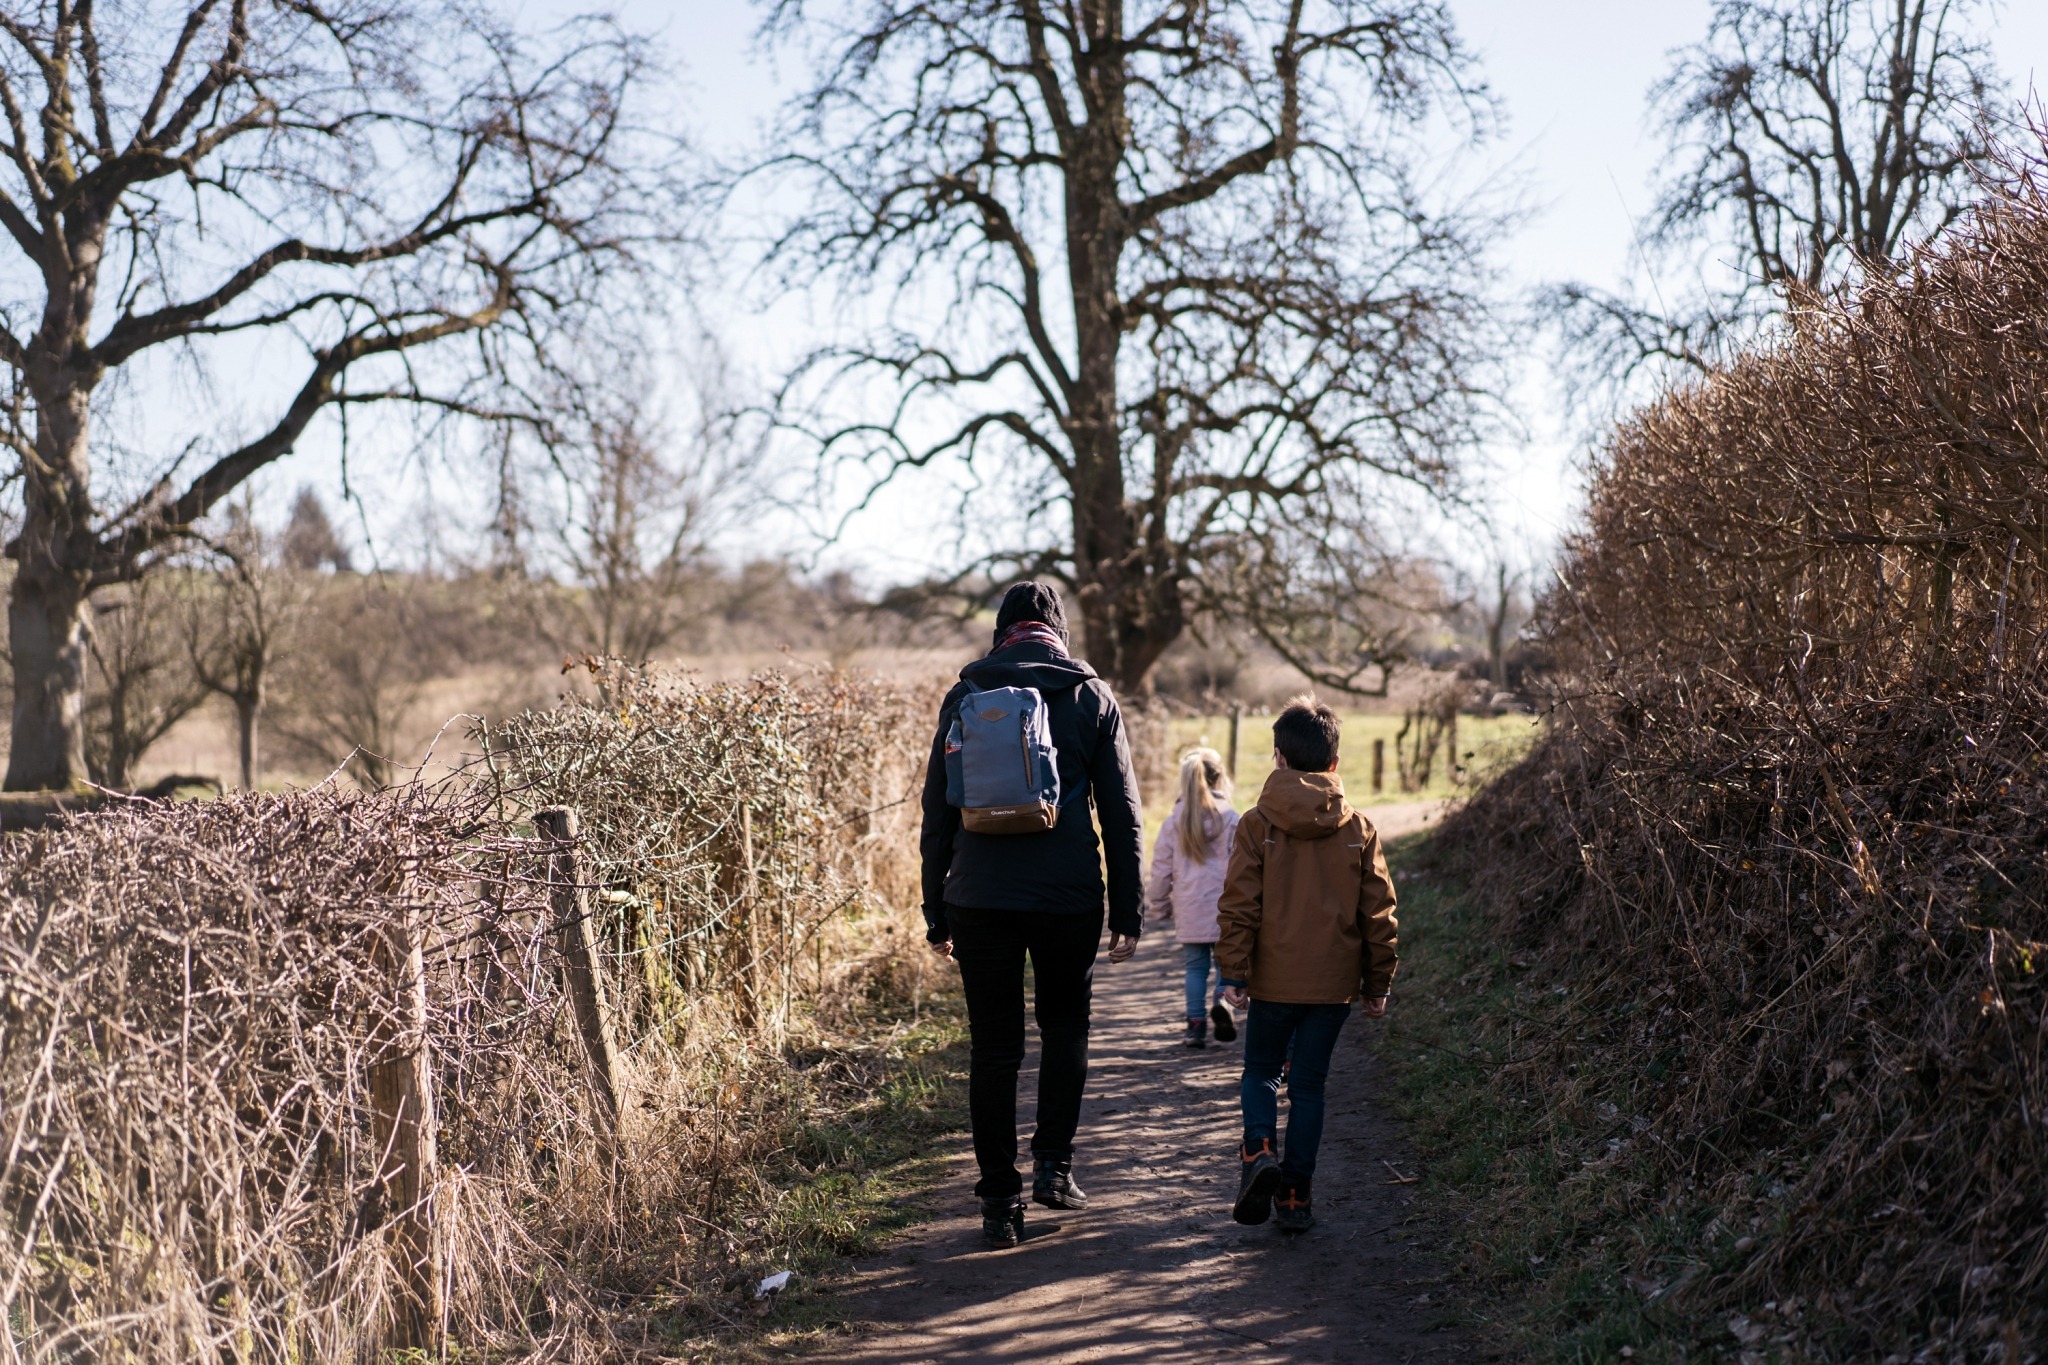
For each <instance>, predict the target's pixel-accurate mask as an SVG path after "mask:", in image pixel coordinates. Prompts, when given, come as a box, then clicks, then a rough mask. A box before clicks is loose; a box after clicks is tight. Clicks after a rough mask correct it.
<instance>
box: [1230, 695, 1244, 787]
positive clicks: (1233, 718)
mask: <svg viewBox="0 0 2048 1365" xmlns="http://www.w3.org/2000/svg"><path fill="white" fill-rule="evenodd" d="M1243 724H1244V703H1243V702H1241V701H1234V702H1232V703H1230V780H1231V781H1232V782H1236V781H1237V731H1238V727H1239V726H1241V725H1243Z"/></svg>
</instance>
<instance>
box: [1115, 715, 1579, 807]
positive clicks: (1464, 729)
mask: <svg viewBox="0 0 2048 1365" xmlns="http://www.w3.org/2000/svg"><path fill="white" fill-rule="evenodd" d="M1341 714H1342V716H1343V719H1344V737H1343V741H1342V743H1341V746H1340V748H1339V761H1338V766H1337V771H1338V774H1339V775H1340V776H1341V777H1343V779H1344V795H1345V796H1346V798H1348V799H1349V800H1350V802H1351V804H1352V805H1354V806H1378V805H1386V804H1388V803H1390V802H1394V801H1428V800H1440V799H1443V798H1446V797H1452V796H1460V795H1463V794H1464V793H1465V792H1468V791H1470V790H1471V789H1472V788H1473V787H1474V786H1476V785H1478V784H1479V783H1481V782H1483V781H1485V779H1486V777H1487V776H1488V775H1489V774H1490V773H1492V772H1494V771H1495V770H1496V769H1498V768H1502V767H1505V766H1506V765H1508V764H1510V763H1513V762H1515V761H1516V760H1517V759H1519V758H1521V756H1522V755H1523V754H1525V753H1527V752H1528V751H1529V746H1530V745H1532V744H1534V743H1535V742H1536V729H1537V726H1538V724H1539V722H1538V721H1537V719H1536V718H1535V717H1534V716H1523V715H1507V716H1495V717H1490V718H1483V719H1482V718H1480V717H1476V716H1460V717H1458V757H1459V762H1460V764H1461V765H1462V771H1461V772H1460V773H1459V774H1458V776H1457V777H1456V778H1454V777H1453V776H1452V773H1451V768H1450V765H1449V764H1448V763H1446V762H1445V761H1444V752H1443V750H1442V749H1441V748H1439V749H1438V750H1437V755H1436V763H1435V765H1434V768H1433V770H1432V771H1431V773H1430V779H1429V785H1428V786H1427V787H1423V788H1421V789H1419V790H1416V791H1402V790H1401V779H1400V773H1399V769H1398V766H1397V765H1396V764H1395V762H1394V736H1395V735H1396V734H1397V733H1398V732H1399V731H1400V729H1401V717H1400V716H1398V715H1388V714H1379V713H1372V712H1364V711H1347V712H1342V713H1341ZM1375 739H1379V740H1384V741H1386V768H1385V773H1384V775H1383V780H1382V782H1381V786H1380V789H1379V790H1378V791H1375V790H1373V785H1372V742H1373V741H1374V740H1375ZM1173 743H1174V752H1175V755H1176V756H1178V755H1179V754H1180V753H1182V752H1185V751H1186V750H1187V749H1189V748H1191V747H1192V746H1194V745H1197V744H1206V745H1208V746H1209V747H1210V748H1212V749H1214V750H1216V752H1218V753H1220V754H1222V755H1224V757H1225V758H1226V759H1227V758H1228V757H1229V755H1230V717H1229V716H1227V715H1224V716H1190V717H1187V718H1185V719H1181V720H1176V721H1175V722H1174V723H1173ZM1272 769H1273V718H1272V717H1271V716H1270V715H1259V716H1253V715H1247V716H1245V717H1244V719H1243V721H1242V722H1241V724H1240V728H1239V731H1238V755H1237V793H1236V795H1237V806H1238V809H1240V810H1249V809H1250V808H1251V807H1252V806H1253V805H1254V804H1255V803H1256V802H1257V801H1258V799H1259V787H1260V786H1261V785H1262V784H1263V783H1264V782H1265V780H1266V774H1267V773H1269V772H1271V771H1272ZM1165 805H1166V806H1167V807H1171V805H1172V802H1171V801H1168V802H1166V803H1165ZM1148 813H1149V812H1148ZM1165 816H1166V811H1165V810H1164V809H1162V810H1161V811H1160V812H1159V818H1160V819H1164V818H1165ZM1155 823H1156V822H1155Z"/></svg>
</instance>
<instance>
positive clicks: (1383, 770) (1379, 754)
mask: <svg viewBox="0 0 2048 1365" xmlns="http://www.w3.org/2000/svg"><path fill="white" fill-rule="evenodd" d="M1386 782H1387V742H1386V741H1385V740H1384V739H1376V740H1374V741H1373V742H1372V789H1373V790H1374V791H1378V790H1380V789H1381V788H1382V787H1384V786H1385V785H1386Z"/></svg>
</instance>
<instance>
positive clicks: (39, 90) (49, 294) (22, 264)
mask: <svg viewBox="0 0 2048 1365" xmlns="http://www.w3.org/2000/svg"><path fill="white" fill-rule="evenodd" d="M566 33H567V36H566V37H565V38H564V39H563V40H562V41H560V42H557V43H553V44H551V45H550V46H549V47H548V49H547V50H545V51H536V50H532V49H531V47H530V46H529V45H528V44H527V43H525V42H523V41H522V40H520V39H518V38H517V37H515V36H514V35H512V34H511V33H509V32H507V31H504V30H501V29H498V28H494V27H491V26H490V25H489V24H488V22H487V21H485V20H483V19H481V18H480V17H478V12H477V11H476V10H475V9H474V8H473V7H471V6H468V5H466V4H462V3H458V0H416V2H415V3H408V4H404V5H398V4H386V5H382V6H380V5H378V4H376V3H374V0H365V2H364V3H350V4H346V5H344V6H342V7H341V8H339V9H337V8H334V7H332V6H328V5H322V4H316V3H312V0H268V3H255V0H186V2H185V3H178V4H171V3H161V4H152V5H122V6H107V5H102V4H94V3H90V0H19V2H18V3H14V4H11V5H9V6H7V8H6V12H5V14H4V15H0V110H4V113H5V130H4V132H0V228H4V230H5V234H4V241H5V243H6V244H7V245H8V246H11V247H12V248H13V254H12V255H11V256H4V257H0V273H4V274H5V275H6V277H7V278H8V279H9V281H10V284H11V288H10V292H9V295H8V297H12V298H15V299H19V300H21V301H22V305H23V306H21V307H19V308H15V309H6V310H0V313H4V316H0V364H4V365H5V366H6V367H8V369H10V370H11V371H12V372H13V374H14V375H15V376H16V379H17V381H18V383H19V385H20V387H21V391H22V393H23V394H24V398H25V403H26V406H27V408H28V409H29V410H31V412H32V417H29V418H26V419H25V421H24V424H23V426H22V428H21V429H22V431H23V432H24V434H22V435H20V436H19V438H18V439H14V440H12V441H10V442H9V445H10V447H11V449H12V451H13V453H14V455H15V456H16V458H17V461H18V474H17V476H18V477H19V478H20V479H21V481H22V488H23V513H24V520H23V524H22V528H21V532H20V534H19V535H18V536H17V537H16V538H15V539H14V540H13V541H12V542H11V543H10V545H9V547H8V553H9V554H10V555H11V556H12V557H13V558H14V560H15V562H16V565H17V571H16V573H15V576H14V580H13V586H12V591H11V593H10V597H9V608H8V611H9V624H10V627H11V644H12V650H13V659H14V668H15V677H16V690H15V704H14V717H13V744H12V748H11V751H10V754H9V760H8V771H7V786H8V787H10V788H23V787H62V786H65V785H67V784H69V783H70V782H71V781H72V780H73V778H74V776H75V775H76V772H77V770H78V768H79V766H80V763H81V759H82V743H83V732H82V727H81V724H80V704H81V699H82V696H83V692H84V686H85V671H86V662H85V655H86V643H85V629H84V625H85V620H86V603H87V599H88V597H89V595H90V594H91V593H92V592H94V591H95V590H97V589H99V588H101V587H104V586H106V585H109V584H113V583H118V582H122V581H125V580H129V579H132V578H135V577H136V576H137V575H138V574H141V573H144V572H146V571H147V569H148V567H149V565H150V563H151V562H152V561H153V560H154V559H155V558H156V557H158V556H160V555H162V554H164V553H165V552H167V551H168V550H169V549H170V548H171V547H173V546H174V545H176V544H177V543H178V542H179V541H180V540H181V538H183V537H184V536H186V535H187V533H188V532H189V530H190V528H191V527H193V526H194V525H195V524H196V523H197V522H198V521H199V520H200V519H201V518H202V517H204V516H205V515H206V514H207V512H208V511H209V510H211V509H212V508H214V507H215V506H216V505H217V504H218V503H219V502H220V501H221V500H222V499H223V498H224V497H226V496H227V495H228V494H229V493H230V492H232V491H233V490H234V489H235V488H237V487H238V486H240V485H241V484H242V482H243V481H244V480H246V479H247V478H248V477H249V476H250V475H251V474H253V473H254V472H255V471H257V470H259V469H261V468H263V467H264V466H266V465H268V464H270V463H271V462H273V461H275V460H277V459H279V458H280V457H282V456H284V455H285V454H287V453H289V452H290V451H291V450H292V449H293V447H294V446H295V445H296V444H297V443H298V441H299V440H300V439H301V437H302V436H304V435H305V433H306V432H307V430H308V428H309V427H310V426H311V425H312V424H313V422H314V420H315V418H317V417H318V416H319V415H320V414H321V413H323V412H326V411H328V410H331V409H332V410H344V411H346V410H351V409H354V408H357V407H360V406H362V405H366V404H377V403H386V402H397V403H400V404H407V405H411V407H412V409H413V410H414V411H424V412H432V413H443V414H446V413H459V414H470V415H476V416H483V417H492V418H509V417H513V416H518V415H520V407H521V405H520V399H519V394H520V392H521V388H520V386H518V385H505V384H494V383H492V382H491V381H492V380H494V379H499V378H502V377H504V376H505V375H506V374H507V372H508V371H509V370H510V369H512V368H515V367H517V366H519V365H522V364H528V365H530V364H531V363H534V362H536V361H537V360H539V359H541V358H544V356H545V351H544V349H543V347H544V343H545V342H546V340H547V339H548V338H549V337H550V336H551V335H553V334H554V333H556V332H557V331H558V329H560V328H561V327H563V326H566V325H570V324H572V323H573V322H575V321H576V320H577V319H579V318H582V317H585V316H588V315H589V313H590V311H591V308H590V306H591V304H592V303H593V301H594V300H595V299H596V298H597V297H598V295H599V292H600V291H599V287H598V284H599V281H601V280H603V279H604V278H606V277H607V275H608V273H609V272H610V269H611V267H613V266H615V265H617V264H619V263H620V262H622V261H623V260H625V259H627V257H628V255H629V246H630V244H631V242H632V241H633V238H634V234H635V233H636V232H637V231H639V228H638V227H637V224H639V223H641V222H643V221H644V220H643V219H641V218H640V217H638V216H637V214H636V209H638V208H639V207H641V206H642V204H643V202H644V201H642V200H641V199H639V198H637V197H636V193H635V191H636V188H637V186H638V184H639V183H640V181H639V179H638V178H637V177H636V176H635V175H633V174H630V173H629V172H630V168H629V167H627V166H625V165H624V164H623V161H624V157H625V151H624V144H625V143H626V142H627V141H628V135H627V133H626V132H625V131H623V130H624V129H625V127H626V125H624V124H623V122H622V120H623V108H624V102H625V101H626V99H627V98H628V97H629V95H630V93H631V91H632V90H633V88H634V84H635V81H636V80H637V78H638V76H639V73H640V71H641V69H642V66H643V59H642V56H641V52H640V49H639V47H638V45H637V44H636V43H635V42H633V41H632V40H630V39H629V38H627V37H625V36H623V35H622V34H621V33H619V32H618V31H617V30H616V29H615V28H613V27H610V26H608V25H598V24H584V25H580V26H572V28H571V29H569V30H567V31H566ZM457 338H468V339H469V340H470V343H471V344H470V345H469V346H468V347H466V348H463V347H456V346H451V345H448V344H446V343H450V342H452V341H454V340H455V339H457ZM166 352H168V353H169V355H170V356H171V357H172V358H173V359H175V358H176V357H179V356H183V357H185V358H186V359H187V360H188V361H189V363H191V364H193V365H196V366H201V367H204V366H206V365H207V363H208V360H207V358H208V357H214V358H215V361H214V363H217V364H219V365H221V366H222V370H221V371H219V372H221V373H224V372H226V370H228V369H229V368H231V369H232V371H233V373H234V374H235V375H236V376H237V380H238V382H236V383H235V385H234V387H235V388H236V389H237V391H238V392H237V397H238V398H240V399H243V400H246V402H247V406H248V408H249V409H251V410H254V409H258V408H262V407H264V406H266V404H267V406H268V408H269V410H268V412H267V413H265V414H262V415H259V416H258V417H257V418H256V420H255V422H254V425H253V429H252V430H250V431H248V432H246V433H243V434H241V435H236V436H233V437H231V438H230V439H228V440H226V441H224V442H211V441H202V442H201V443H200V444H199V445H198V446H197V447H195V448H194V449H193V450H191V451H189V452H186V453H185V454H183V455H176V454H173V453H171V452H157V453H155V454H152V455H151V456H150V462H151V463H152V464H153V466H154V467H153V468H148V469H141V470H129V471H126V473H127V475H128V477H127V478H126V482H127V484H128V485H129V486H130V487H132V488H133V489H135V490H136V491H135V493H134V496H132V497H130V498H128V499H127V500H126V501H124V502H121V503H119V504H118V505H114V506H102V505H100V503H99V502H98V501H96V496H95V495H96V492H98V493H104V491H105V490H106V489H107V488H109V487H111V486H113V481H112V480H111V479H110V475H111V474H112V473H113V472H114V471H111V470H109V469H108V468H107V467H106V455H107V450H106V449H105V448H104V447H105V442H104V441H103V440H102V439H100V438H97V437H95V435H94V422H95V419H96V417H104V416H105V413H104V412H103V411H102V409H103V408H104V407H105V406H106V405H107V404H108V403H109V402H111V401H113V398H114V396H115V395H117V394H119V393H122V392H127V393H129V394H130V395H131V396H132V399H133V401H138V402H142V403H148V402H151V401H153V400H155V399H158V398H159V397H160V396H161V394H160V390H153V389H152V387H151V386H150V385H149V384H148V383H146V382H143V380H142V379H140V378H138V379H136V380H135V382H133V383H131V384H129V385H126V386H110V385H109V384H108V383H107V381H108V380H109V378H110V377H112V376H114V375H116V374H120V373H124V372H129V371H142V370H145V369H146V364H145V361H146V360H147V358H149V357H152V356H162V355H164V354H166ZM293 356H297V357H298V359H297V360H296V361H294V360H293V359H292V357H293ZM209 372H210V373H211V372H213V371H209ZM159 381H161V376H159ZM239 406H240V405H239V404H234V403H230V404H224V405H223V407H224V408H225V409H226V410H228V411H234V410H236V409H237V408H238V407H239ZM188 459H190V460H196V467H194V468H188V467H187V460H188Z"/></svg>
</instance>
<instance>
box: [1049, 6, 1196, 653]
mask: <svg viewBox="0 0 2048 1365" xmlns="http://www.w3.org/2000/svg"><path fill="white" fill-rule="evenodd" d="M1083 16H1084V21H1085V26H1086V28H1087V32H1088V37H1089V39H1090V51H1089V54H1088V56H1087V57H1086V58H1084V61H1083V64H1082V70H1081V73H1080V75H1081V84H1082V87H1083V95H1084V98H1085V101H1086V104H1087V109H1088V122H1087V124H1086V126H1085V127H1084V128H1082V129H1080V130H1078V145H1077V147H1076V148H1075V151H1074V152H1073V153H1072V154H1070V155H1069V157H1068V162H1067V171H1066V229H1067V282H1068V287H1069V289H1070V290H1071V291H1072V295H1073V301H1074V341H1075V347H1074V350H1075V356H1074V359H1075V370H1074V384H1073V389H1072V395H1071V403H1070V408H1069V412H1068V417H1067V424H1066V427H1067V429H1066V436H1067V441H1068V444H1069V446H1070V448H1071V449H1072V451H1073V466H1072V471H1071V474H1070V477H1069V491H1070V492H1071V494H1072V503H1071V506H1072V508H1073V521H1074V579H1075V587H1076V588H1077V589H1078V595H1079V597H1080V609H1081V623H1082V631H1083V635H1084V637H1085V638H1084V641H1083V645H1084V648H1085V650H1086V652H1087V655H1088V661H1089V662H1090V663H1091V664H1093V665H1094V666H1095V668H1096V669H1097V670H1098V671H1099V672H1101V673H1102V675H1103V676H1104V677H1106V678H1108V679H1109V680H1110V682H1111V683H1112V684H1113V685H1114V686H1115V687H1116V688H1117V689H1118V690H1119V691H1121V692H1125V693H1135V694H1145V693H1149V692H1150V691H1151V690H1152V667H1153V665H1154V664H1156V663H1158V662H1159V656H1160V655H1161V654H1163V653H1164V652H1165V651H1166V647H1167V646H1168V645H1170V644H1172V643H1173V641H1174V640H1175V639H1177V638H1178V637H1179V635H1180V633H1181V627H1182V619H1181V612H1180V585H1179V583H1178V582H1174V581H1164V582H1162V581H1160V578H1159V574H1158V572H1157V568H1158V566H1156V565H1155V564H1153V563H1152V562H1150V559H1149V558H1148V556H1147V555H1146V554H1145V552H1144V549H1143V547H1142V540H1143V537H1142V533H1141V529H1140V527H1139V524H1138V509H1136V508H1135V507H1134V506H1133V505H1132V503H1131V501H1130V494H1129V487H1128V479H1127V476H1126V472H1125V469H1124V449H1123V439H1124V431H1123V408H1122V404H1121V402H1120V396H1119V392H1118V382H1117V381H1118V376H1117V363H1118V353H1119V351H1120V350H1121V348H1122V344H1123V337H1124V310H1123V295H1122V292H1121V284H1122V281H1121V280H1120V279H1119V278H1118V272H1119V268H1120V266H1121V264H1122V261H1123V254H1124V247H1125V243H1126V237H1127V227H1126V225H1125V222H1124V205H1123V201H1122V199H1121V197H1120V195H1119V192H1118V191H1119V185H1118V175H1119V174H1120V171H1121V168H1122V165H1123V159H1124V154H1125V151H1126V146H1125V143H1126V141H1127V139H1128V137H1129V131H1130V128H1129V119H1128V117H1127V115H1126V112H1125V98H1124V91H1125V86H1126V83H1127V82H1128V80H1129V73H1128V72H1127V71H1126V70H1125V68H1124V65H1123V58H1122V55H1121V52H1120V49H1119V44H1120V43H1121V40H1122V37H1123V11H1122V6H1121V5H1119V4H1115V3H1110V2H1109V0H1091V3H1089V4H1087V5H1086V6H1084V7H1083ZM1169 574H1170V570H1169ZM1167 601H1170V604H1171V607H1170V610H1166V611H1161V610H1160V609H1159V608H1160V606H1161V604H1162V603H1163V602H1167Z"/></svg>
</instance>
